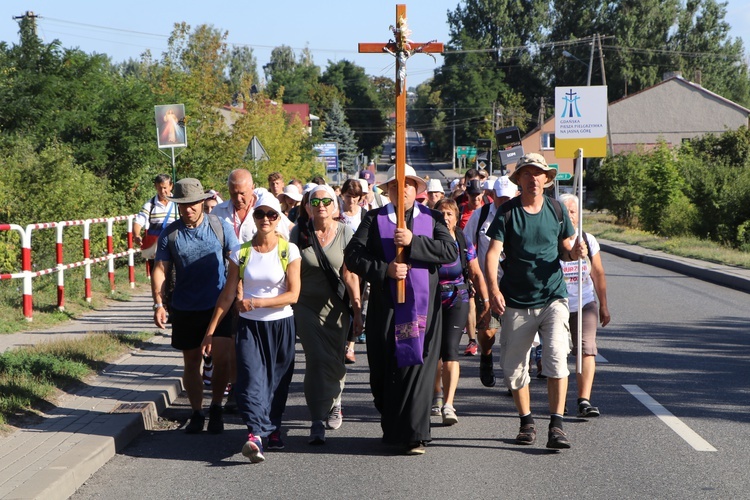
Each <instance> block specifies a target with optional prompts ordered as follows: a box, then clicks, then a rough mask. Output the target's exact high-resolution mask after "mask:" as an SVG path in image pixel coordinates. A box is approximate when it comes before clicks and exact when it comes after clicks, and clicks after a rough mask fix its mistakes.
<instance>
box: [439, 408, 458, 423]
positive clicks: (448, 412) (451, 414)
mask: <svg viewBox="0 0 750 500" xmlns="http://www.w3.org/2000/svg"><path fill="white" fill-rule="evenodd" d="M457 423H458V417H457V416H456V409H455V408H453V407H452V406H450V405H445V406H443V425H454V424H457Z"/></svg>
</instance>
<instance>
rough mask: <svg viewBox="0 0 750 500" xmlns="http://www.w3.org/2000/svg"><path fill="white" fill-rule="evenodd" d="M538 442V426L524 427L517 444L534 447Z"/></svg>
mask: <svg viewBox="0 0 750 500" xmlns="http://www.w3.org/2000/svg"><path fill="white" fill-rule="evenodd" d="M535 442H536V425H534V424H526V425H522V426H521V429H520V430H519V431H518V435H517V436H516V444H523V445H532V444H534V443H535Z"/></svg>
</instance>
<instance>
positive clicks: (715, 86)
mask: <svg viewBox="0 0 750 500" xmlns="http://www.w3.org/2000/svg"><path fill="white" fill-rule="evenodd" d="M726 14H727V9H726V3H717V2H716V0H688V1H687V3H686V5H685V8H684V9H683V10H682V11H681V12H680V14H679V19H678V23H677V30H676V33H675V34H674V35H673V36H672V37H671V39H670V41H669V47H670V49H671V50H672V51H674V55H673V56H672V58H671V64H672V66H673V68H674V69H675V70H677V71H681V72H682V73H683V74H684V75H685V77H686V78H689V79H690V78H693V75H694V74H695V73H696V72H697V71H700V72H701V85H703V86H704V87H706V88H708V89H710V90H711V91H713V92H716V93H717V94H719V95H721V96H722V97H726V98H727V99H730V100H732V101H734V102H736V103H739V104H742V105H744V106H747V105H750V74H748V66H747V62H746V60H745V57H744V48H743V45H742V40H741V39H739V38H737V39H735V40H731V39H730V38H729V30H730V26H729V23H727V22H726V21H725V19H724V18H725V17H726Z"/></svg>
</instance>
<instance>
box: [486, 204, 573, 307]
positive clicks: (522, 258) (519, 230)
mask: <svg viewBox="0 0 750 500" xmlns="http://www.w3.org/2000/svg"><path fill="white" fill-rule="evenodd" d="M561 206H562V221H559V220H558V219H557V214H556V213H555V208H554V207H553V206H552V201H551V200H550V198H548V197H547V196H545V197H544V206H543V207H542V210H540V211H539V213H537V214H530V213H527V212H526V210H524V209H523V207H521V197H520V196H519V197H517V198H514V199H513V200H511V201H509V202H507V203H506V204H505V205H504V206H503V207H501V209H500V210H498V211H497V214H495V220H493V221H492V224H491V225H490V227H489V229H488V230H487V236H488V237H489V238H491V239H495V240H500V241H502V242H503V252H504V253H505V260H504V261H503V269H504V271H505V272H504V274H503V277H502V279H501V280H500V291H501V292H502V293H503V295H504V296H505V302H506V304H507V305H508V307H512V308H515V309H538V308H541V307H544V306H546V305H547V304H549V303H550V302H552V301H553V300H557V299H561V298H565V297H567V296H568V292H567V289H566V286H565V280H564V278H563V272H562V269H561V268H560V255H559V242H560V241H561V240H563V239H566V238H570V237H571V236H573V234H575V230H574V229H573V224H572V223H571V222H570V217H569V216H568V210H567V209H566V208H565V205H562V204H561ZM508 210H509V211H510V219H509V220H508V225H507V227H506V224H505V212H506V211H508Z"/></svg>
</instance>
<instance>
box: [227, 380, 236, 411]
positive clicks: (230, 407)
mask: <svg viewBox="0 0 750 500" xmlns="http://www.w3.org/2000/svg"><path fill="white" fill-rule="evenodd" d="M231 385H232V384H229V394H227V401H226V403H224V413H237V399H236V398H235V394H234V389H233V388H232V387H231Z"/></svg>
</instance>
